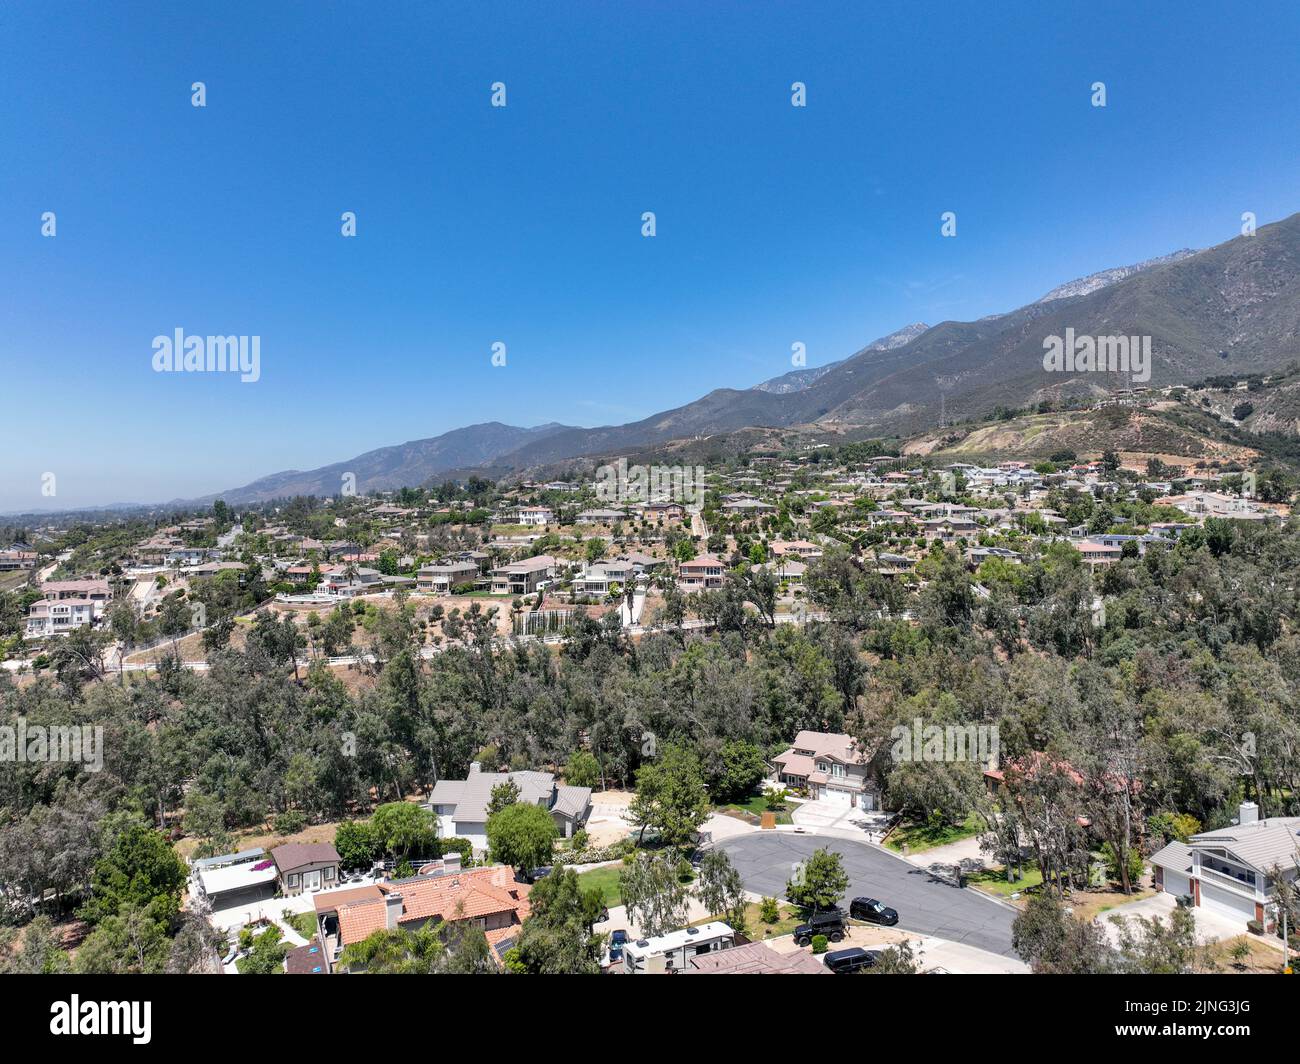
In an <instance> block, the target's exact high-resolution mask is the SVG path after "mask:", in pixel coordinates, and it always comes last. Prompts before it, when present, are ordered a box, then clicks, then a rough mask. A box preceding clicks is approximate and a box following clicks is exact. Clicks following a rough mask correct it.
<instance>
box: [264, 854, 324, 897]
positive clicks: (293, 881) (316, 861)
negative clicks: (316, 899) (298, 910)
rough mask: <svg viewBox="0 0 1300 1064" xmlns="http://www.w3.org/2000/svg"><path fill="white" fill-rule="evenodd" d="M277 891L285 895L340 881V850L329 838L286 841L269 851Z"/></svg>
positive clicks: (320, 888)
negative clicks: (320, 840)
mask: <svg viewBox="0 0 1300 1064" xmlns="http://www.w3.org/2000/svg"><path fill="white" fill-rule="evenodd" d="M271 860H272V861H274V862H275V877H276V881H277V883H278V884H279V887H280V892H281V893H282V894H284V895H286V896H288V897H293V896H294V895H297V894H304V893H305V894H312V893H315V892H316V891H318V890H328V889H329V888H330V887H333V886H335V885H337V883H338V881H339V854H338V851H337V850H336V849H334V847H333V846H331V845H330V844H329V843H328V842H287V843H285V844H284V845H283V846H277V847H276V848H275V849H274V850H272V851H271Z"/></svg>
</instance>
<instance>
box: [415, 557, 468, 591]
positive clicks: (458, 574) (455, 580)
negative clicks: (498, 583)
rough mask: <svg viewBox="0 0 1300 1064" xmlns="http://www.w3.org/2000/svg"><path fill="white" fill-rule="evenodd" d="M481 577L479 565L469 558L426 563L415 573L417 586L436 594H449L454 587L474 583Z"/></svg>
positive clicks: (421, 589) (420, 589) (419, 588)
mask: <svg viewBox="0 0 1300 1064" xmlns="http://www.w3.org/2000/svg"><path fill="white" fill-rule="evenodd" d="M478 577H479V567H478V565H477V564H476V563H475V562H473V561H470V560H468V559H466V560H463V561H451V562H438V563H437V564H436V565H425V566H422V567H421V568H420V570H419V571H418V572H417V573H416V574H415V586H416V589H417V590H419V591H427V592H429V593H431V594H434V595H449V594H451V589H452V588H454V587H461V586H463V585H465V584H473V583H474V581H476V580H477V579H478Z"/></svg>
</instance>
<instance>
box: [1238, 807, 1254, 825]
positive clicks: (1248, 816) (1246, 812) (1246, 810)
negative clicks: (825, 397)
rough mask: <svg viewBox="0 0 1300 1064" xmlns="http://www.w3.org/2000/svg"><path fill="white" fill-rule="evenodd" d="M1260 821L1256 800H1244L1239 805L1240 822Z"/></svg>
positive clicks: (1251, 822)
mask: <svg viewBox="0 0 1300 1064" xmlns="http://www.w3.org/2000/svg"><path fill="white" fill-rule="evenodd" d="M1258 822H1259V806H1257V805H1256V804H1255V803H1254V802H1242V803H1241V805H1240V806H1238V807H1237V823H1238V824H1255V823H1258Z"/></svg>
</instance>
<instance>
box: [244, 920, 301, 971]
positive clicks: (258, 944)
mask: <svg viewBox="0 0 1300 1064" xmlns="http://www.w3.org/2000/svg"><path fill="white" fill-rule="evenodd" d="M288 952H289V947H288V946H287V945H285V944H284V943H283V942H282V941H280V929H279V927H277V926H276V925H275V924H272V925H271V926H270V927H268V928H267V929H266V930H265V931H263V932H261V933H260V934H258V935H255V936H254V937H253V948H252V949H251V950H249V953H248V956H247V957H241V958H240V959H239V960H238V961H237V962H236V967H238V968H239V974H240V975H282V974H283V973H284V958H285V956H286V955H287V954H288Z"/></svg>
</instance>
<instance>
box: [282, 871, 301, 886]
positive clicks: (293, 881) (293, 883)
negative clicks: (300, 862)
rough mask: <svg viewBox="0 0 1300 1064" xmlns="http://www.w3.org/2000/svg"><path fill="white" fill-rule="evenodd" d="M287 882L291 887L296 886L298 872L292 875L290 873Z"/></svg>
mask: <svg viewBox="0 0 1300 1064" xmlns="http://www.w3.org/2000/svg"><path fill="white" fill-rule="evenodd" d="M285 882H286V883H287V884H288V885H289V886H291V887H296V886H297V885H298V873H297V872H294V873H292V874H291V875H289V876H288V877H287V878H286V879H285Z"/></svg>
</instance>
